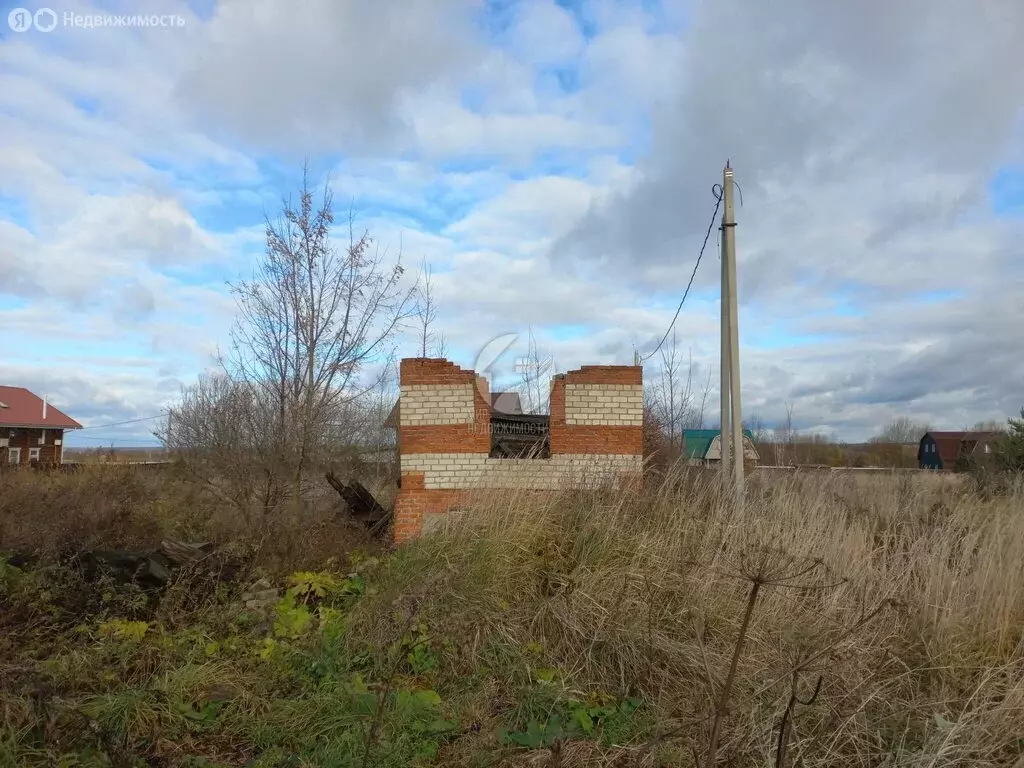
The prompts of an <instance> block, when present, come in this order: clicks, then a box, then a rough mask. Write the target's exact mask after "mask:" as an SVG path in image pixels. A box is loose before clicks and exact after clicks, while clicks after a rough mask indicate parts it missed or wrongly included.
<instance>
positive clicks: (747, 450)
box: [683, 429, 759, 464]
mask: <svg viewBox="0 0 1024 768" xmlns="http://www.w3.org/2000/svg"><path fill="white" fill-rule="evenodd" d="M721 438H722V434H721V431H720V430H717V429H684V430H683V452H684V453H685V454H686V458H687V461H688V462H689V463H690V464H714V463H715V462H718V461H721V460H722V440H721ZM743 458H744V460H745V461H753V462H757V461H758V458H759V457H758V455H757V448H756V447H755V446H754V433H753V432H751V431H750V430H749V429H744V430H743Z"/></svg>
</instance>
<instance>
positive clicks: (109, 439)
mask: <svg viewBox="0 0 1024 768" xmlns="http://www.w3.org/2000/svg"><path fill="white" fill-rule="evenodd" d="M68 440H91V441H93V442H97V443H134V444H136V445H138V439H137V438H135V439H133V438H130V437H82V436H81V435H74V436H72V437H69V438H68ZM141 447H146V446H141Z"/></svg>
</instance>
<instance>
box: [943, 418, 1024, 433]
mask: <svg viewBox="0 0 1024 768" xmlns="http://www.w3.org/2000/svg"><path fill="white" fill-rule="evenodd" d="M925 431H926V432H927V431H928V430H925ZM970 431H971V432H1006V431H1007V426H1006V422H1005V421H996V420H995V419H988V420H986V421H978V422H975V424H974V426H973V427H971V429H970Z"/></svg>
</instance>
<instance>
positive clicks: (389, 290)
mask: <svg viewBox="0 0 1024 768" xmlns="http://www.w3.org/2000/svg"><path fill="white" fill-rule="evenodd" d="M332 202H333V201H332V195H331V190H330V187H329V186H328V185H325V187H324V190H323V196H322V198H321V200H320V201H319V202H317V203H314V195H313V191H312V189H311V187H310V184H309V178H308V172H307V171H306V170H304V173H303V179H302V186H301V189H300V194H299V200H298V202H297V204H293V203H292V201H291V200H290V199H285V200H284V201H283V206H282V215H281V217H280V219H279V220H278V221H277V222H272V221H271V220H270V219H269V218H267V220H266V239H267V244H266V251H265V253H264V256H263V258H262V259H261V260H260V262H259V264H258V266H257V269H256V271H255V274H254V275H253V277H252V278H251V279H250V280H246V281H242V282H240V283H237V284H234V285H232V293H233V295H234V296H235V299H236V303H237V306H238V317H237V319H236V323H235V326H234V328H233V330H232V335H231V342H232V343H231V348H230V352H229V354H228V355H226V356H224V357H222V359H221V364H222V368H223V371H224V374H225V376H226V377H227V380H228V382H229V384H230V385H228V384H220V383H218V384H217V385H216V386H214V385H212V384H209V383H208V382H205V383H204V382H201V384H202V385H203V386H206V388H207V389H208V390H211V391H209V392H198V391H196V392H193V393H191V394H186V397H185V398H184V401H183V404H182V406H181V407H179V411H181V413H179V414H178V415H179V418H175V419H174V422H173V423H174V424H175V427H174V429H177V426H176V425H177V424H179V423H183V422H184V421H186V420H187V417H189V414H192V418H193V420H194V421H197V422H199V421H201V419H200V418H199V417H198V414H199V413H201V411H202V410H203V409H204V408H215V407H223V406H222V405H221V406H217V405H216V404H217V403H219V402H220V403H223V402H230V403H238V402H242V403H245V404H247V405H246V406H245V407H250V405H251V407H252V409H253V414H255V415H253V416H251V417H250V418H249V421H250V423H249V424H247V425H246V426H245V427H244V428H243V427H238V428H237V429H236V428H235V427H234V426H232V430H234V431H231V430H229V431H228V433H227V437H225V438H224V439H230V440H233V439H235V437H237V434H236V433H237V432H238V430H241V433H242V434H248V438H247V440H248V442H245V441H243V442H242V443H241V444H240V447H238V448H237V449H236V450H235V451H234V452H233V454H232V455H233V457H234V460H235V461H236V462H237V463H245V461H246V460H247V459H250V460H253V461H258V462H259V463H260V464H261V465H262V468H263V470H264V471H265V472H266V473H267V474H268V476H270V477H271V478H272V480H273V482H274V483H275V484H278V485H280V484H282V483H283V482H284V481H285V479H286V478H287V479H288V482H290V484H291V486H292V492H291V498H292V499H293V501H294V502H295V503H296V504H297V503H299V501H300V499H301V496H302V490H303V479H304V477H305V475H306V474H307V472H308V470H309V469H310V468H311V467H312V466H313V464H314V463H316V462H318V461H322V460H323V459H324V457H325V454H326V450H327V448H328V447H329V445H328V443H329V439H330V438H332V437H333V436H335V435H336V428H335V427H333V426H332V425H335V424H337V423H338V422H339V420H340V419H342V418H344V417H345V415H346V414H347V413H348V412H350V411H351V406H352V404H353V403H354V402H356V401H357V400H359V399H360V398H361V397H363V396H365V394H366V393H367V392H369V391H372V390H373V389H374V387H375V386H376V385H379V384H380V383H381V382H382V381H383V378H384V376H385V375H386V373H385V372H383V370H382V371H378V372H377V373H376V374H375V375H372V376H371V377H370V380H367V379H366V377H365V376H364V374H365V373H367V372H369V371H371V370H372V366H373V365H374V364H375V363H378V362H380V361H381V360H383V359H386V358H387V356H388V353H389V344H390V342H391V341H392V339H393V337H394V335H395V333H396V332H397V330H398V329H399V327H400V325H401V323H402V322H403V321H404V320H405V319H406V318H407V317H409V316H410V315H411V314H412V311H413V310H412V299H413V292H414V290H415V286H413V287H411V288H410V287H406V286H404V285H403V280H402V276H403V272H404V270H403V268H402V266H401V254H400V253H399V254H398V256H397V257H396V258H395V259H394V260H393V262H392V261H389V260H388V259H387V255H386V253H382V252H380V251H379V250H378V251H375V252H371V245H372V241H371V239H370V237H369V235H368V234H366V233H364V234H362V235H361V236H359V237H356V236H355V232H354V228H353V221H352V216H351V214H350V215H349V221H348V224H349V232H348V236H349V237H348V244H347V246H346V247H343V248H340V249H339V248H338V247H337V246H336V244H335V242H334V240H333V239H332V236H331V232H332V226H333V224H334V213H333V208H332ZM190 397H191V399H190ZM225 398H226V400H225ZM243 410H244V409H243ZM172 413H173V410H172ZM172 418H174V417H173V416H172ZM179 434H180V433H179ZM172 439H173V440H174V441H175V442H176V444H177V445H179V446H180V447H182V448H186V447H187V448H188V450H191V451H193V452H202V451H206V450H209V449H210V447H211V446H214V445H217V446H220V445H222V444H223V441H222V439H221V438H220V437H218V438H217V440H216V441H214V439H213V436H212V435H211V434H209V433H208V432H205V431H202V430H201V429H197V430H196V431H194V433H193V434H192V436H191V438H190V439H188V440H182V439H179V437H175V436H174V433H173V432H172ZM218 441H220V442H218ZM246 451H249V452H250V453H249V454H246ZM278 490H280V489H278Z"/></svg>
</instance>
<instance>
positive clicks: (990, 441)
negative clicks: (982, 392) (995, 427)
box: [917, 431, 1005, 472]
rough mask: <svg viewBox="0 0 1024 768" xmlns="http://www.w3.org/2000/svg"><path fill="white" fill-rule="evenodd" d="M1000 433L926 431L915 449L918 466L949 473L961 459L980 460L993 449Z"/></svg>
mask: <svg viewBox="0 0 1024 768" xmlns="http://www.w3.org/2000/svg"><path fill="white" fill-rule="evenodd" d="M1004 437H1005V435H1004V434H1003V433H1002V432H972V431H965V432H926V433H925V435H924V437H922V438H921V443H920V445H919V446H918V449H917V461H918V465H919V466H920V467H921V469H934V470H937V471H940V472H942V471H944V472H952V471H954V470H955V469H956V464H957V461H959V460H961V459H983V458H984V457H985V456H990V455H991V454H992V453H994V452H995V450H996V447H997V445H998V443H999V441H1000V440H1002V439H1003V438H1004Z"/></svg>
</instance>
